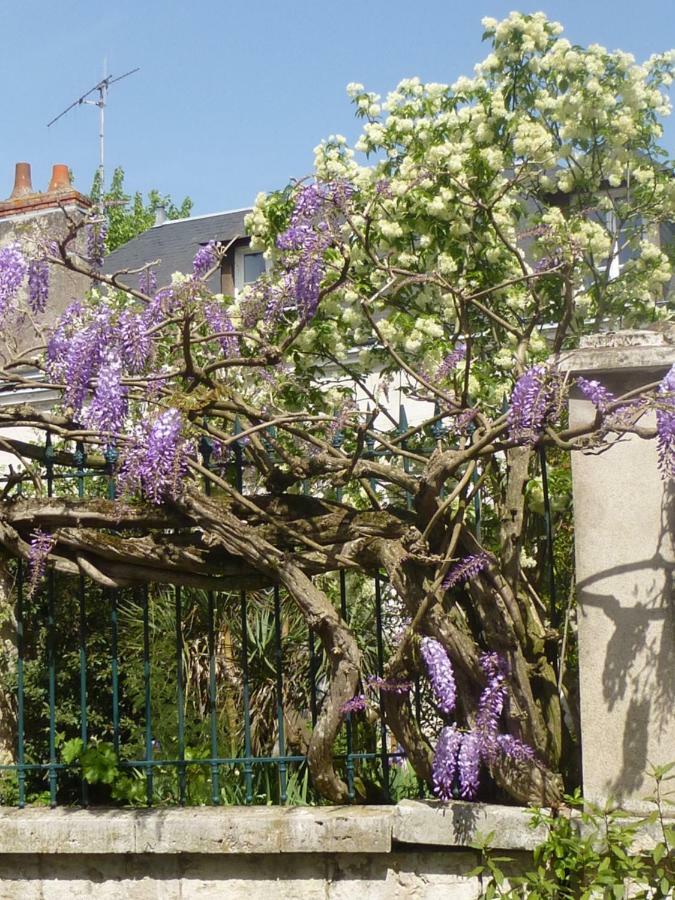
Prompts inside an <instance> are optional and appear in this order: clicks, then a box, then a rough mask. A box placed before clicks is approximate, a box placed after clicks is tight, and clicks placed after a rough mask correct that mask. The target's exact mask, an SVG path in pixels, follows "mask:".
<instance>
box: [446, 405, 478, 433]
mask: <svg viewBox="0 0 675 900" xmlns="http://www.w3.org/2000/svg"><path fill="white" fill-rule="evenodd" d="M478 412H479V410H478V409H476V408H475V407H470V408H469V409H463V410H462V411H461V412H460V413H457V414H456V415H453V416H452V419H451V420H450V433H451V434H465V433H467V432H468V430H469V428H470V427H472V423H473V420H474V419H475V418H476V416H477V415H478Z"/></svg>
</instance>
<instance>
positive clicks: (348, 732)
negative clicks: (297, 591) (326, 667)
mask: <svg viewBox="0 0 675 900" xmlns="http://www.w3.org/2000/svg"><path fill="white" fill-rule="evenodd" d="M339 499H340V498H339ZM339 579H340V615H341V616H342V618H343V619H344V621H345V622H346V621H347V576H346V575H345V573H344V571H342V570H340V574H339ZM345 736H346V739H347V759H346V768H347V794H348V796H349V799H350V800H353V799H354V756H353V753H354V746H353V739H354V736H353V734H352V721H351V716H347V721H346V723H345Z"/></svg>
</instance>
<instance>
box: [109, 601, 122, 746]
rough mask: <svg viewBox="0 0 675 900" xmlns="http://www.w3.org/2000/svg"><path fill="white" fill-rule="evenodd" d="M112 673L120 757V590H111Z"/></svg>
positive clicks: (115, 739) (115, 736)
mask: <svg viewBox="0 0 675 900" xmlns="http://www.w3.org/2000/svg"><path fill="white" fill-rule="evenodd" d="M109 596H110V675H111V680H112V729H113V749H114V751H115V755H116V756H117V758H118V759H119V755H120V673H119V664H118V655H117V643H118V620H117V599H118V592H117V591H116V590H112V591H110V595H109Z"/></svg>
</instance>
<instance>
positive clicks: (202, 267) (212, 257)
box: [192, 241, 218, 278]
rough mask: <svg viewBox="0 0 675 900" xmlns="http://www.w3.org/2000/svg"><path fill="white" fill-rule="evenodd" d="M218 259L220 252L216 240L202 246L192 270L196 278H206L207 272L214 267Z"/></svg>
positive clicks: (196, 255)
mask: <svg viewBox="0 0 675 900" xmlns="http://www.w3.org/2000/svg"><path fill="white" fill-rule="evenodd" d="M217 261H218V252H217V249H216V242H215V241H209V242H208V244H205V245H204V246H203V247H200V248H199V250H197V253H196V254H195V258H194V262H193V263H192V270H193V272H194V273H195V278H204V276H205V275H206V274H207V272H208V271H209V270H210V269H212V268H213V267H214V266H215V264H216V262H217Z"/></svg>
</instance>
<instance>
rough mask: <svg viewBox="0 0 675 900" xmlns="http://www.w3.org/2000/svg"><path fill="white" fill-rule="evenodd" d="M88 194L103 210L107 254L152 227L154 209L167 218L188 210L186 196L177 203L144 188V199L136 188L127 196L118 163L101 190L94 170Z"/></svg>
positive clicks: (122, 172) (178, 216)
mask: <svg viewBox="0 0 675 900" xmlns="http://www.w3.org/2000/svg"><path fill="white" fill-rule="evenodd" d="M89 196H90V197H91V199H92V200H93V201H94V203H95V204H97V205H100V206H102V208H103V210H104V217H105V229H104V230H105V251H106V252H107V253H110V252H112V251H113V250H116V249H117V248H118V247H121V246H122V244H126V242H127V241H130V240H131V239H132V238H134V237H136V235H137V234H141V233H142V232H143V231H147V230H148V228H152V226H153V225H154V222H155V214H156V213H157V210H158V209H160V208H161V209H164V211H165V212H166V216H167V219H184V218H187V217H188V216H189V215H190V211H191V210H192V200H190V198H189V197H185V198H184V199H183V202H182V203H180V204H178V205H177V204H175V203H174V202H173V200H172V199H171V195H170V194H160V192H159V191H158V190H156V189H155V188H152V189H151V190H149V191H148V196H147V200H144V199H143V194H142V193H141V192H140V191H136V192H135V193H134V195H133V197H131V196H129V194H127V192H126V191H125V189H124V169H123V168H122V167H121V166H118V167H117V168H116V169H115V171H114V172H113V176H112V180H111V182H110V187H109V188H108V189H107V190H104V191H102V190H101V184H100V172H98V171H97V172H96V175H95V176H94V181H93V184H92V186H91V191H90V193H89Z"/></svg>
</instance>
